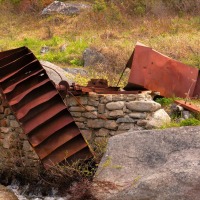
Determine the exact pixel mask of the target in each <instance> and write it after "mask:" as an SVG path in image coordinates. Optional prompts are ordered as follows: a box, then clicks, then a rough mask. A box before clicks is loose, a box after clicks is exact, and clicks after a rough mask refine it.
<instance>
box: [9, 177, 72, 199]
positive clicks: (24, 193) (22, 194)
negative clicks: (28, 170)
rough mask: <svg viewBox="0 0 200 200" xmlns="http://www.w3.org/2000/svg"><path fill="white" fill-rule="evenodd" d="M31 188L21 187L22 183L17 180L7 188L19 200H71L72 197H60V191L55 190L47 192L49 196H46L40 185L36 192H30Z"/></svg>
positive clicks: (28, 186)
mask: <svg viewBox="0 0 200 200" xmlns="http://www.w3.org/2000/svg"><path fill="white" fill-rule="evenodd" d="M30 187H31V186H30V185H29V184H27V185H25V186H21V185H20V182H19V181H17V180H14V181H12V183H11V184H10V185H9V186H7V188H9V189H11V190H12V191H13V192H14V193H15V195H16V196H17V197H18V199H19V200H69V199H70V197H71V196H70V195H66V196H65V197H60V196H58V194H57V193H58V191H57V190H56V189H54V188H52V189H51V190H49V191H47V192H46V193H47V195H44V194H43V192H42V191H41V188H40V186H39V185H38V187H35V188H34V192H29V191H30Z"/></svg>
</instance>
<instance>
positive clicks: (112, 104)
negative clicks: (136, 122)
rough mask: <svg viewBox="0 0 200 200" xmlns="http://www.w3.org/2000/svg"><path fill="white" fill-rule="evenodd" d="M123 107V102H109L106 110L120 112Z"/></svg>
mask: <svg viewBox="0 0 200 200" xmlns="http://www.w3.org/2000/svg"><path fill="white" fill-rule="evenodd" d="M123 107H124V102H123V101H117V102H110V103H107V104H106V108H107V109H108V110H121V109H122V108H123Z"/></svg>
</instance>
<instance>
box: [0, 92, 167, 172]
mask: <svg viewBox="0 0 200 200" xmlns="http://www.w3.org/2000/svg"><path fill="white" fill-rule="evenodd" d="M77 99H78V101H77ZM65 102H66V104H67V106H68V109H69V111H70V112H71V114H72V116H73V117H74V120H75V122H76V124H77V125H78V127H79V128H80V130H81V133H82V134H83V136H84V137H85V139H86V140H87V141H88V142H89V143H90V144H91V145H93V144H94V143H98V142H101V141H102V140H103V141H105V140H106V139H107V138H109V137H111V136H114V135H118V134H120V133H124V132H127V131H137V130H143V129H147V128H148V129H149V128H153V127H157V126H160V125H162V124H163V122H164V123H165V122H169V121H170V118H169V116H168V115H167V114H166V113H165V111H164V110H163V109H161V106H160V104H158V103H156V102H154V101H153V100H152V97H151V96H150V95H149V94H148V93H143V94H120V95H119V94H115V95H110V94H107V95H102V94H96V93H90V94H89V95H84V96H78V97H72V96H67V97H66V99H65ZM0 154H1V155H0V170H3V169H2V168H3V167H6V168H7V169H9V167H13V166H15V167H17V169H19V168H20V167H24V166H26V167H33V168H35V167H36V166H38V167H39V166H40V165H39V163H40V162H39V158H38V156H37V155H36V153H35V152H34V151H33V149H32V147H31V145H30V144H29V142H28V140H27V138H26V135H25V134H24V133H23V130H22V129H21V127H20V124H19V123H18V121H17V120H16V119H15V116H14V115H13V112H12V111H11V110H10V108H9V106H8V105H7V103H6V101H4V100H3V98H2V96H0Z"/></svg>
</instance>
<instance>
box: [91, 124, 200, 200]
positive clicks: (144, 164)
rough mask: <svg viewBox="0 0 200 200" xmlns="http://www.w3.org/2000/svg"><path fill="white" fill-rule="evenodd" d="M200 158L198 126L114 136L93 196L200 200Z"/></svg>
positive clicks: (128, 199)
mask: <svg viewBox="0 0 200 200" xmlns="http://www.w3.org/2000/svg"><path fill="white" fill-rule="evenodd" d="M199 155H200V127H199V126H197V127H181V128H171V129H165V130H146V131H144V130H143V131H135V132H127V133H122V134H120V135H117V136H113V137H111V138H110V139H109V142H108V146H107V151H106V153H105V155H104V156H103V158H102V160H101V162H100V165H99V168H98V170H97V173H96V176H95V179H94V184H93V194H94V195H95V197H97V199H104V200H122V199H123V200H144V199H146V200H147V199H148V200H172V199H173V200H199V199H200V192H199V185H200V165H199V162H200V158H199Z"/></svg>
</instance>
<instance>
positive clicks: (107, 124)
mask: <svg viewBox="0 0 200 200" xmlns="http://www.w3.org/2000/svg"><path fill="white" fill-rule="evenodd" d="M66 104H67V105H68V109H69V111H70V112H71V114H72V116H73V117H74V120H75V122H76V124H77V125H78V127H79V128H80V130H81V133H82V134H83V135H84V137H85V138H86V139H87V140H88V141H89V143H92V142H94V141H98V140H101V139H102V138H105V137H110V136H113V135H117V134H120V133H123V132H126V131H128V130H132V131H134V130H142V129H148V128H152V127H153V125H152V123H151V122H152V119H153V115H155V113H156V112H158V111H159V112H160V111H162V109H160V108H161V106H160V104H158V103H156V102H154V101H153V100H152V97H151V96H150V95H149V94H148V93H143V94H120V95H119V94H118V95H117V94H115V95H98V94H95V93H90V94H89V95H85V96H79V97H72V96H69V97H67V98H66Z"/></svg>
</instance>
